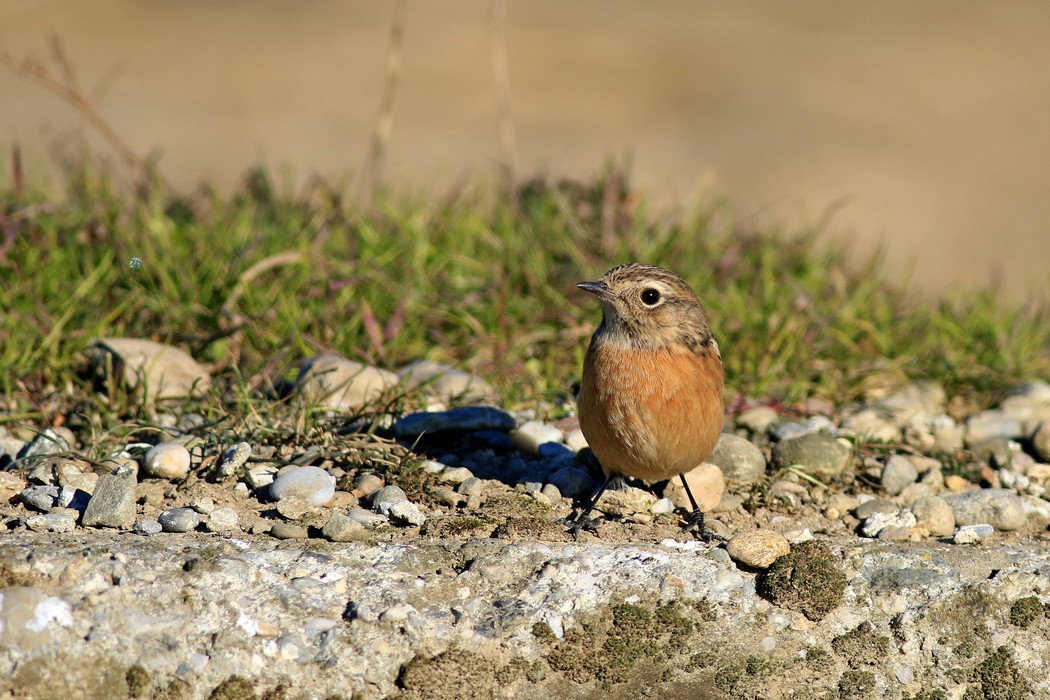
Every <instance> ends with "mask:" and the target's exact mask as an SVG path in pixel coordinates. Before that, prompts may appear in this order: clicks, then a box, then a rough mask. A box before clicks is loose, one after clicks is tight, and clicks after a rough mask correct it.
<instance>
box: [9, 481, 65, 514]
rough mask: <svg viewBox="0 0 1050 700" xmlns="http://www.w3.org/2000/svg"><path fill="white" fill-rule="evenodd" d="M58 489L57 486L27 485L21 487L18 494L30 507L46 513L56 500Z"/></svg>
mask: <svg viewBox="0 0 1050 700" xmlns="http://www.w3.org/2000/svg"><path fill="white" fill-rule="evenodd" d="M59 491H60V489H59V487H57V486H29V487H26V488H24V489H22V492H21V493H19V494H18V496H19V498H20V499H21V500H22V503H25V504H26V505H27V506H29V507H30V508H33V509H35V510H39V511H41V512H43V513H48V512H50V511H51V509H52V508H54V507H55V504H56V503H57V502H58V494H59Z"/></svg>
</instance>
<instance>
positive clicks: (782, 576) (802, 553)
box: [755, 540, 846, 621]
mask: <svg viewBox="0 0 1050 700" xmlns="http://www.w3.org/2000/svg"><path fill="white" fill-rule="evenodd" d="M755 588H756V590H757V591H758V594H759V595H760V596H762V597H763V598H765V599H766V600H768V601H770V602H772V603H775V604H776V605H779V606H781V607H784V608H788V609H789V610H795V611H797V612H800V613H802V614H803V615H805V616H806V617H807V618H809V619H810V620H814V621H817V620H821V619H823V618H824V616H825V615H827V614H828V613H829V612H831V611H832V610H834V609H835V608H836V607H838V605H839V604H840V603H841V602H842V594H843V592H844V591H845V590H846V576H845V574H843V573H842V571H841V570H840V569H839V566H838V563H837V562H836V561H835V558H834V557H833V556H832V554H831V551H830V550H829V549H828V547H827V545H825V544H824V543H823V542H818V541H816V540H810V541H809V542H800V543H798V544H794V545H792V546H791V551H790V552H788V553H787V554H785V555H784V556H782V557H780V558H779V559H777V560H776V561H775V562H773V565H772V566H770V567H769V568H768V569H766V570H765V571H764V572H762V573H761V574H760V575H759V577H758V580H757V581H756V582H755Z"/></svg>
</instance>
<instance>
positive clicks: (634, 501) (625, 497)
mask: <svg viewBox="0 0 1050 700" xmlns="http://www.w3.org/2000/svg"><path fill="white" fill-rule="evenodd" d="M655 502H656V496H654V495H653V494H651V493H649V492H648V491H643V490H642V489H639V488H635V487H633V486H628V487H626V488H621V489H615V490H614V489H607V490H606V491H605V493H604V494H602V497H601V498H599V499H598V503H597V504H596V505H595V508H596V509H597V510H600V511H601V512H603V513H605V514H606V515H611V516H614V517H619V518H629V517H630V516H632V515H635V514H637V513H648V512H649V508H650V507H651V506H652V505H653V503H655Z"/></svg>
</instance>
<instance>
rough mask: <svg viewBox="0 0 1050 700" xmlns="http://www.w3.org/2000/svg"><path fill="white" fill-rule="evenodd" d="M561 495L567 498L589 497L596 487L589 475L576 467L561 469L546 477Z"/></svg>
mask: <svg viewBox="0 0 1050 700" xmlns="http://www.w3.org/2000/svg"><path fill="white" fill-rule="evenodd" d="M547 483H550V484H554V486H555V487H556V488H557V489H558V491H559V492H560V493H561V495H563V496H565V497H567V498H580V497H582V496H589V495H591V492H592V491H594V488H595V486H596V484H595V482H594V479H592V478H591V475H590V474H588V473H587V472H585V471H583V470H582V469H577V468H576V467H563V468H561V469H559V470H557V471H556V472H554V473H553V474H551V475H550V476H548V477H547Z"/></svg>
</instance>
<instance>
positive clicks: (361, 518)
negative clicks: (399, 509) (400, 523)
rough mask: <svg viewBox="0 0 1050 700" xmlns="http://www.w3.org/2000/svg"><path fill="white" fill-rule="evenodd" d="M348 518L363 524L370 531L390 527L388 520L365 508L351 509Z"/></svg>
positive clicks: (347, 513)
mask: <svg viewBox="0 0 1050 700" xmlns="http://www.w3.org/2000/svg"><path fill="white" fill-rule="evenodd" d="M346 516H347V517H348V518H350V519H351V520H355V521H357V522H359V523H361V524H362V525H364V526H365V527H366V528H368V529H369V530H374V529H376V528H377V527H381V526H383V525H388V524H389V522H390V521H389V520H388V519H387V518H384V517H383V516H381V515H378V514H376V513H373V512H372V511H370V510H365V509H364V508H356V507H355V508H351V509H349V510H348V511H346Z"/></svg>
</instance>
